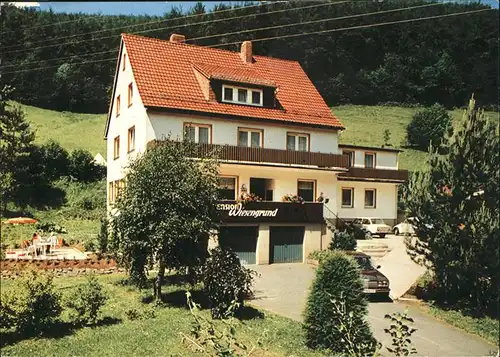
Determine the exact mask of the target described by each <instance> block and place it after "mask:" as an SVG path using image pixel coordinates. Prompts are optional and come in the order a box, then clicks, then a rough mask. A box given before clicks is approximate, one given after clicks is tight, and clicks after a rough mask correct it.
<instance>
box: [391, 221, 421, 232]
mask: <svg viewBox="0 0 500 357" xmlns="http://www.w3.org/2000/svg"><path fill="white" fill-rule="evenodd" d="M416 220H418V218H416V217H408V218H406V219H405V220H404V221H403V222H401V223H399V224H396V225H395V226H394V227H393V228H392V232H393V233H394V234H395V235H399V234H409V235H413V234H415V229H416V228H417V227H415V221H416Z"/></svg>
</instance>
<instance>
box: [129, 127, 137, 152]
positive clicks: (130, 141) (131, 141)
mask: <svg viewBox="0 0 500 357" xmlns="http://www.w3.org/2000/svg"><path fill="white" fill-rule="evenodd" d="M130 133H134V138H133V140H131V135H130ZM131 143H132V145H130V144H131ZM134 150H135V125H133V126H131V127H130V128H128V131H127V153H131V152H132V151H134Z"/></svg>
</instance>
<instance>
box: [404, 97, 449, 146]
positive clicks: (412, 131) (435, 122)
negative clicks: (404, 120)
mask: <svg viewBox="0 0 500 357" xmlns="http://www.w3.org/2000/svg"><path fill="white" fill-rule="evenodd" d="M450 127H451V116H450V114H448V112H447V111H446V108H445V107H443V106H442V105H440V104H437V103H436V104H434V105H433V106H431V107H429V108H425V109H423V110H421V111H418V112H417V113H415V115H413V118H412V120H411V122H410V124H408V127H407V128H406V132H407V136H408V144H409V145H411V146H415V147H417V148H419V149H421V150H427V149H428V148H429V144H432V146H433V147H436V146H437V145H439V143H440V141H441V139H442V138H443V137H444V134H445V132H446V131H447V130H448V129H449V128H450Z"/></svg>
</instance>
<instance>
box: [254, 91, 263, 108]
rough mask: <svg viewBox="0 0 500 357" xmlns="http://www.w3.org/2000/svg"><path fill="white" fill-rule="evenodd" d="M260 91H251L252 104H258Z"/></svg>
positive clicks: (260, 95)
mask: <svg viewBox="0 0 500 357" xmlns="http://www.w3.org/2000/svg"><path fill="white" fill-rule="evenodd" d="M261 97H262V92H259V91H256V90H253V91H252V104H256V105H260V102H261V99H262V98H261Z"/></svg>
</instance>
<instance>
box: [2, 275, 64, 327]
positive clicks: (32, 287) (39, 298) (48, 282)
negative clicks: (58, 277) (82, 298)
mask: <svg viewBox="0 0 500 357" xmlns="http://www.w3.org/2000/svg"><path fill="white" fill-rule="evenodd" d="M14 284H15V285H14V286H13V287H12V288H11V289H9V290H8V291H7V292H5V293H2V296H1V299H0V301H1V303H0V310H1V311H0V317H1V319H0V320H1V322H0V326H1V327H2V328H11V327H13V328H15V329H16V330H17V331H18V332H22V333H27V334H29V333H33V332H39V331H41V330H43V329H44V328H46V327H49V326H50V325H52V324H53V323H54V322H55V320H56V319H57V318H58V317H59V315H60V314H61V312H62V307H61V304H60V300H61V297H60V295H59V294H58V293H56V292H55V291H54V284H53V282H52V276H51V275H48V274H45V273H39V272H37V271H36V270H30V271H28V272H27V273H26V274H25V275H24V276H23V277H21V278H19V279H17V280H16V281H15V283H14Z"/></svg>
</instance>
